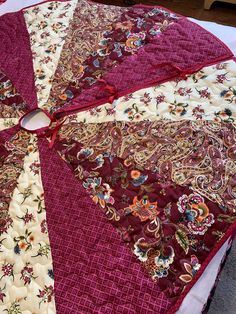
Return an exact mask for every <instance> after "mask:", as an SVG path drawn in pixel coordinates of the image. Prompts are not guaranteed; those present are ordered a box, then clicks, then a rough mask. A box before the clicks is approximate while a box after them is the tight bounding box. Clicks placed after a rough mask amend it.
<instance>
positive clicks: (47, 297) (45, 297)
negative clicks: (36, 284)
mask: <svg viewBox="0 0 236 314" xmlns="http://www.w3.org/2000/svg"><path fill="white" fill-rule="evenodd" d="M53 295H54V290H53V286H44V289H43V290H40V289H39V294H38V295H37V297H38V298H40V299H41V301H40V302H39V306H40V305H41V303H42V302H44V303H49V302H51V301H52V297H53Z"/></svg>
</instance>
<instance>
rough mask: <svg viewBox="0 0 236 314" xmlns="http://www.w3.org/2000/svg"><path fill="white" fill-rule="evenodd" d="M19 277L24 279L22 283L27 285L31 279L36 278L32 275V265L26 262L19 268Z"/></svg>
mask: <svg viewBox="0 0 236 314" xmlns="http://www.w3.org/2000/svg"><path fill="white" fill-rule="evenodd" d="M20 279H22V280H23V281H24V285H29V284H30V283H31V280H32V279H36V277H35V276H34V271H33V267H32V266H31V265H30V263H26V266H25V267H24V268H23V269H22V270H21V277H20Z"/></svg>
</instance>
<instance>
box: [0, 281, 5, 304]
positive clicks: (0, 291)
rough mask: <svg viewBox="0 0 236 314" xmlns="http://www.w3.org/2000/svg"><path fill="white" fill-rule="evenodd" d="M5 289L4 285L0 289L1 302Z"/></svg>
mask: <svg viewBox="0 0 236 314" xmlns="http://www.w3.org/2000/svg"><path fill="white" fill-rule="evenodd" d="M5 289H6V285H5V286H4V287H3V288H0V300H1V301H2V302H3V299H4V298H5V296H6V294H5V293H4V290H5Z"/></svg>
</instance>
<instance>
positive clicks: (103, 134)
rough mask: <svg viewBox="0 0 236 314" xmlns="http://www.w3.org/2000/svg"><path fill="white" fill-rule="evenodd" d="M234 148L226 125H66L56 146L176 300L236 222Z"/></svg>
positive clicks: (163, 287)
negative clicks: (233, 192)
mask: <svg viewBox="0 0 236 314" xmlns="http://www.w3.org/2000/svg"><path fill="white" fill-rule="evenodd" d="M72 134H73V136H72ZM234 142H235V130H234V127H233V126H232V124H228V123H226V122H225V123H219V122H207V121H204V122H203V121H201V122H190V121H180V122H170V121H166V122H163V121H160V122H147V121H144V122H139V123H130V122H128V123H125V122H110V123H101V124H84V123H72V124H71V123H68V124H64V125H63V126H62V127H61V129H60V131H59V137H58V141H57V142H56V144H55V147H56V149H57V150H58V152H59V153H60V154H61V156H62V158H63V159H64V160H66V161H67V162H68V163H69V165H70V166H71V168H72V169H73V171H74V173H75V176H76V177H78V178H79V179H80V180H83V182H84V183H83V186H84V188H85V189H86V190H87V191H88V193H89V194H90V197H91V198H92V200H93V201H94V202H95V203H96V204H99V205H100V207H101V208H102V210H103V211H104V213H105V214H106V215H107V217H108V219H109V220H110V221H111V222H112V223H113V224H114V225H115V226H116V227H117V228H118V231H119V233H120V234H121V236H122V238H123V240H124V241H125V242H127V243H128V244H129V245H130V247H131V249H132V250H133V252H134V254H135V255H136V256H137V257H138V259H139V260H140V261H141V263H142V264H143V266H144V267H145V268H146V269H147V271H148V273H149V274H150V276H151V277H152V278H153V280H155V281H157V282H158V285H159V286H160V287H161V288H162V289H163V290H164V291H165V293H166V294H167V295H168V296H169V297H173V296H177V295H179V294H180V293H181V292H182V291H183V289H184V286H185V285H186V284H187V283H189V282H190V281H191V280H192V278H193V277H194V275H195V274H196V272H197V271H198V269H200V266H201V264H202V263H204V261H205V259H206V258H207V256H208V254H209V252H211V250H212V249H213V248H214V246H215V244H216V243H217V242H218V241H220V240H221V239H222V237H223V236H225V235H227V230H228V229H229V228H230V226H231V224H233V223H234V222H235V220H236V215H235V213H236V203H235V199H234V197H233V194H232V192H231V191H233V190H234V189H235V184H234V182H235V176H236V168H235V166H234V155H233V154H232V153H231V151H232V149H233V147H234ZM229 182H230V190H229V189H228V184H229ZM190 274H191V278H190Z"/></svg>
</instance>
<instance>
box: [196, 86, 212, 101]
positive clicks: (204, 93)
mask: <svg viewBox="0 0 236 314" xmlns="http://www.w3.org/2000/svg"><path fill="white" fill-rule="evenodd" d="M196 90H197V89H196ZM197 92H198V93H199V95H200V97H201V98H208V99H210V97H211V94H210V92H209V91H208V88H205V89H202V90H197Z"/></svg>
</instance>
